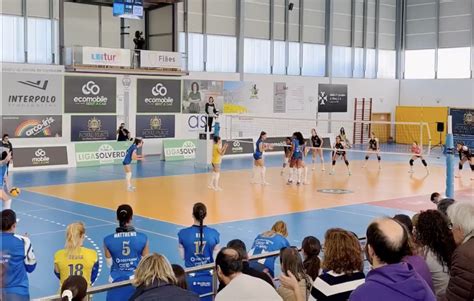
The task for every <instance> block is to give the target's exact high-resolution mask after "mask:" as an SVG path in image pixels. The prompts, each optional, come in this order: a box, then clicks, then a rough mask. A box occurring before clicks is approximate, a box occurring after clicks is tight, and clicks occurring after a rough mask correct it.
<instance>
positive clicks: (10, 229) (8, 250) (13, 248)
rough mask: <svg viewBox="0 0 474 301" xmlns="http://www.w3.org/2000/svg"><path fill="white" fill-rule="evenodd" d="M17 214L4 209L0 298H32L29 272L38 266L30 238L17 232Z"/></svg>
mask: <svg viewBox="0 0 474 301" xmlns="http://www.w3.org/2000/svg"><path fill="white" fill-rule="evenodd" d="M15 229H16V214H15V212H14V211H13V210H10V209H7V210H3V211H2V240H1V242H2V252H1V265H2V267H1V268H2V271H1V273H2V286H1V296H0V297H1V298H0V300H16V301H28V300H30V292H29V283H28V273H31V272H33V271H34V270H35V268H36V258H35V254H34V252H33V247H32V245H31V242H30V239H29V238H28V237H25V236H20V235H16V234H15Z"/></svg>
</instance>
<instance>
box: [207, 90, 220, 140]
mask: <svg viewBox="0 0 474 301" xmlns="http://www.w3.org/2000/svg"><path fill="white" fill-rule="evenodd" d="M204 111H205V112H206V114H207V128H208V129H209V133H210V132H212V122H213V121H214V117H215V116H216V115H217V113H218V112H219V111H217V109H216V104H215V103H214V97H212V96H210V97H209V99H208V100H207V102H206V107H205V110H204Z"/></svg>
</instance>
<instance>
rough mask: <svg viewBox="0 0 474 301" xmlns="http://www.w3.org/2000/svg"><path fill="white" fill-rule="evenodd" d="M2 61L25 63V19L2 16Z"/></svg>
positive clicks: (0, 27)
mask: <svg viewBox="0 0 474 301" xmlns="http://www.w3.org/2000/svg"><path fill="white" fill-rule="evenodd" d="M0 32H1V34H2V38H1V39H0V43H1V44H0V60H1V61H2V62H15V63H23V62H24V61H25V44H24V36H25V25H24V19H23V17H17V16H6V15H0Z"/></svg>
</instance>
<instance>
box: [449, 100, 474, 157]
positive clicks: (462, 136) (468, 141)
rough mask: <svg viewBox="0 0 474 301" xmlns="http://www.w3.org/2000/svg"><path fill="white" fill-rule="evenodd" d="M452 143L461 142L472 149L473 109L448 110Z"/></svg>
mask: <svg viewBox="0 0 474 301" xmlns="http://www.w3.org/2000/svg"><path fill="white" fill-rule="evenodd" d="M449 114H450V115H451V116H452V123H453V124H452V126H453V136H454V143H457V142H463V143H464V144H465V145H467V146H468V147H469V148H474V109H463V108H450V109H449Z"/></svg>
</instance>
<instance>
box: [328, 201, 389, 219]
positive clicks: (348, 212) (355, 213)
mask: <svg viewBox="0 0 474 301" xmlns="http://www.w3.org/2000/svg"><path fill="white" fill-rule="evenodd" d="M355 205H357V204H355ZM323 210H330V211H337V212H342V213H347V214H354V215H360V216H367V217H372V218H374V217H380V216H381V215H368V214H362V213H357V212H351V211H345V210H340V209H334V208H324V209H323Z"/></svg>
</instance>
